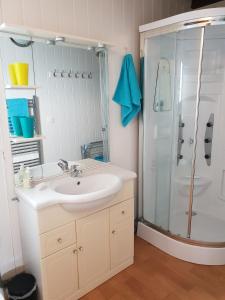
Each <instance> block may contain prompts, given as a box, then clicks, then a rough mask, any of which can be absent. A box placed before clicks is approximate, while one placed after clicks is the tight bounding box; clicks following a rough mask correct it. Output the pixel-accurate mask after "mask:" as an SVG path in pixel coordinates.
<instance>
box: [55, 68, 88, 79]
mask: <svg viewBox="0 0 225 300" xmlns="http://www.w3.org/2000/svg"><path fill="white" fill-rule="evenodd" d="M49 76H50V77H55V78H76V79H78V78H82V79H92V78H93V73H92V72H79V71H77V72H74V71H73V70H69V71H66V70H62V71H59V70H56V69H55V70H54V71H53V72H50V73H49Z"/></svg>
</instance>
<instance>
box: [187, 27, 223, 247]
mask: <svg viewBox="0 0 225 300" xmlns="http://www.w3.org/2000/svg"><path fill="white" fill-rule="evenodd" d="M224 57H225V25H213V26H207V27H206V28H205V34H204V46H203V59H202V70H201V90H200V103H199V113H198V131H197V145H196V163H195V179H194V191H193V207H192V211H193V217H192V222H191V239H193V240H197V241H203V242H216V243H218V242H220V243H221V242H224V241H225V134H224V131H225V101H224V91H225V84H224V80H225V60H224Z"/></svg>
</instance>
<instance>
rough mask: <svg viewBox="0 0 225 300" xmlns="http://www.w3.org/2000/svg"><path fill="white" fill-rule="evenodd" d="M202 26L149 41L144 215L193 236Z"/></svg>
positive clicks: (167, 229) (145, 122)
mask: <svg viewBox="0 0 225 300" xmlns="http://www.w3.org/2000/svg"><path fill="white" fill-rule="evenodd" d="M201 38H202V29H200V28H195V29H187V30H184V31H182V32H178V33H169V34H165V35H160V36H155V37H151V38H149V39H148V40H147V42H146V45H145V47H146V48H145V88H144V91H145V92H144V114H143V123H144V145H143V147H144V149H143V218H144V220H145V221H146V222H149V223H151V224H152V225H155V226H156V227H157V228H161V229H163V230H165V231H168V232H171V233H172V234H175V235H179V236H182V237H187V231H188V209H189V196H190V182H191V176H192V165H193V154H194V136H195V129H196V111H197V108H198V107H197V101H196V99H197V91H198V78H199V59H200V47H201Z"/></svg>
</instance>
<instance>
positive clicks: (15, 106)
mask: <svg viewBox="0 0 225 300" xmlns="http://www.w3.org/2000/svg"><path fill="white" fill-rule="evenodd" d="M6 104H7V110H8V122H9V131H10V133H12V134H14V131H13V126H12V119H11V118H12V117H13V116H17V117H29V115H30V114H29V108H28V100H27V99H24V98H16V99H6Z"/></svg>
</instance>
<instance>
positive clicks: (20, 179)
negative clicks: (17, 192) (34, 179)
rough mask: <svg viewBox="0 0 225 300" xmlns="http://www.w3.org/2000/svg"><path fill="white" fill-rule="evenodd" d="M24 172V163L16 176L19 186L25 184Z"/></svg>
mask: <svg viewBox="0 0 225 300" xmlns="http://www.w3.org/2000/svg"><path fill="white" fill-rule="evenodd" d="M24 172H25V168H24V164H21V165H20V169H19V172H18V173H17V174H16V176H15V183H16V186H18V187H19V186H23V179H24Z"/></svg>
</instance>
